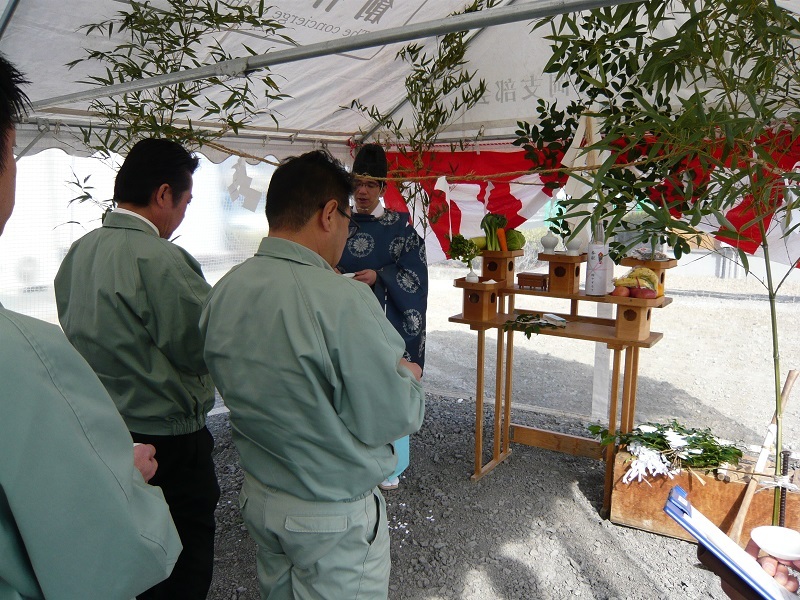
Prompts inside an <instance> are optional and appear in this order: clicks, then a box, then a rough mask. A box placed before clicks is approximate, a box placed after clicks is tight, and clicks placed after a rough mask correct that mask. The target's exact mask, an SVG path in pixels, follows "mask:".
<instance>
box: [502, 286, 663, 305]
mask: <svg viewBox="0 0 800 600" xmlns="http://www.w3.org/2000/svg"><path fill="white" fill-rule="evenodd" d="M500 293H502V294H519V295H520V296H539V297H542V298H556V299H559V300H580V301H584V302H597V303H599V304H617V305H621V306H648V307H650V308H664V307H665V306H669V305H670V304H672V298H670V297H669V296H660V297H658V298H631V297H630V296H610V295H605V296H588V295H587V294H586V292H584V291H582V290H581V291H578V292H575V293H574V294H556V293H553V292H549V291H547V292H545V291H543V290H536V289H531V288H525V287H523V288H521V287H519V286H518V285H513V286H510V287H507V288H505V289H503V290H501V292H500Z"/></svg>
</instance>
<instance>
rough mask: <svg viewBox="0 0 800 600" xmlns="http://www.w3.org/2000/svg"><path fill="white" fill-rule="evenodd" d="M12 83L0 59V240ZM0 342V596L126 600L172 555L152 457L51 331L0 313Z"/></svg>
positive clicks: (6, 206)
mask: <svg viewBox="0 0 800 600" xmlns="http://www.w3.org/2000/svg"><path fill="white" fill-rule="evenodd" d="M23 83H25V81H24V80H23V79H22V76H21V75H20V73H19V72H18V71H17V70H16V69H15V68H14V67H13V66H12V65H11V64H9V63H8V62H7V61H6V60H5V59H4V58H3V57H2V56H0V233H2V231H3V229H4V227H5V224H6V222H7V221H8V219H9V217H10V216H11V211H12V210H13V207H14V191H15V182H16V164H15V162H14V151H13V149H14V143H15V139H16V134H15V127H14V119H15V118H16V117H17V116H18V115H19V114H20V113H21V112H23V110H24V108H25V104H26V102H27V99H26V98H25V96H24V94H23V93H22V92H21V91H20V85H21V84H23ZM0 340H1V341H0V381H2V386H3V387H2V392H0V457H2V459H0V598H3V599H6V598H8V599H14V600H16V599H22V598H48V599H49V600H52V599H64V600H74V599H76V598H80V599H81V600H130V598H131V597H133V596H134V595H136V594H137V593H139V592H141V591H143V590H145V589H147V588H148V587H150V586H152V585H154V584H155V583H157V582H158V581H161V580H162V579H164V578H165V577H167V575H169V573H170V571H171V570H172V567H173V565H174V564H175V561H176V560H177V558H178V554H179V553H180V551H181V544H180V541H179V538H178V533H177V532H176V531H175V527H174V526H173V524H172V521H171V519H170V516H169V510H168V508H167V505H166V504H165V502H164V498H163V495H162V494H161V491H160V490H159V489H158V488H156V487H152V486H149V485H147V484H146V483H145V482H144V479H143V477H142V474H146V476H147V477H149V476H150V475H152V473H153V470H154V469H155V467H156V464H155V461H154V460H153V452H154V448H153V447H152V446H146V445H141V446H138V447H137V448H136V449H135V450H134V448H133V442H132V440H131V437H130V435H129V434H128V432H127V431H126V429H125V424H124V423H123V421H122V419H121V418H120V416H119V413H118V412H117V410H116V408H115V406H114V403H113V402H112V400H111V398H110V397H109V395H108V393H107V392H106V390H105V388H104V387H103V386H102V384H101V383H100V382H99V381H98V379H97V377H96V376H95V375H94V373H93V372H92V370H91V368H90V367H89V365H87V364H86V361H85V360H83V358H81V356H80V355H79V354H78V353H77V352H76V351H75V349H74V348H73V347H72V346H71V345H70V344H69V342H68V341H67V339H66V338H65V337H64V334H63V333H62V332H61V331H60V330H59V329H58V327H55V326H54V325H50V324H48V323H44V322H42V321H38V320H36V319H32V318H30V317H26V316H23V315H20V314H17V313H14V312H11V311H10V310H6V309H5V308H3V307H2V305H0ZM134 455H136V459H134ZM137 467H139V468H140V469H141V470H142V472H143V473H140V472H139V470H137Z"/></svg>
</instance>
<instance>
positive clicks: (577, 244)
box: [564, 236, 583, 256]
mask: <svg viewBox="0 0 800 600" xmlns="http://www.w3.org/2000/svg"><path fill="white" fill-rule="evenodd" d="M582 245H583V240H582V239H580V238H579V237H578V236H572V237H571V238H570V239H568V240H567V241H565V242H564V246H565V247H566V249H567V255H569V256H578V255H579V254H580V253H581V246H582Z"/></svg>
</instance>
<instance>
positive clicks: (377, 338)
mask: <svg viewBox="0 0 800 600" xmlns="http://www.w3.org/2000/svg"><path fill="white" fill-rule="evenodd" d="M200 327H201V329H203V330H204V333H205V337H206V346H205V358H206V362H207V363H208V366H209V369H210V370H211V374H212V375H213V377H214V381H215V382H216V384H217V387H218V388H219V390H220V393H221V394H222V397H223V398H224V400H225V405H226V406H227V407H228V408H230V411H231V417H230V420H231V426H232V431H233V436H234V441H235V443H236V446H237V448H238V450H239V454H240V457H241V459H240V460H241V465H242V468H243V469H244V470H245V471H246V472H247V473H248V474H249V475H251V476H252V477H255V478H256V479H257V480H258V481H260V482H262V483H263V484H265V485H267V486H270V487H273V488H276V489H278V490H281V491H284V492H287V493H289V494H292V495H294V496H297V497H299V498H302V499H305V500H325V501H342V500H351V499H354V498H360V497H363V496H364V494H366V493H369V492H370V490H372V489H373V488H374V486H376V485H377V484H378V483H380V482H381V481H383V480H384V479H385V478H386V477H387V476H388V475H390V474H391V473H392V471H393V470H394V467H395V464H396V462H397V459H396V457H395V455H394V452H393V449H392V446H391V442H393V441H394V440H396V439H399V438H401V437H403V436H404V435H408V434H409V433H413V432H414V431H417V429H419V427H420V425H421V424H422V419H423V415H424V406H425V395H424V392H423V389H422V386H421V384H420V383H419V382H418V381H417V380H416V379H415V378H414V376H413V375H412V373H411V372H410V371H409V370H408V369H406V368H405V367H402V366H400V365H399V361H400V358H401V357H402V356H403V351H404V350H405V344H404V342H403V338H401V337H400V335H399V334H398V333H397V332H396V331H395V329H394V327H392V325H391V323H389V321H388V320H387V319H386V316H385V315H384V314H383V310H382V309H381V306H380V304H379V303H378V301H377V300H376V299H375V295H374V294H373V293H372V290H371V289H370V288H369V286H367V285H365V284H363V283H360V282H358V281H354V280H352V279H347V278H345V277H342V276H341V275H338V274H337V273H336V272H335V271H334V270H333V269H331V267H330V266H329V265H328V264H327V263H326V262H325V261H324V260H323V259H322V258H321V257H320V256H319V255H318V254H316V253H315V252H312V251H311V250H309V249H308V248H306V247H304V246H301V245H299V244H296V243H294V242H290V241H288V240H283V239H277V238H264V240H263V241H262V242H261V246H260V247H259V249H258V252H257V253H256V255H255V256H254V257H253V258H250V259H248V260H246V261H245V262H244V263H242V264H241V265H239V266H237V267H235V268H234V269H232V270H231V271H230V272H229V273H228V274H227V275H225V277H223V278H222V279H221V280H220V281H219V282H218V283H217V285H215V286H214V289H213V290H212V291H211V294H209V298H208V301H207V303H206V307H205V309H204V310H203V316H202V318H201V321H200Z"/></svg>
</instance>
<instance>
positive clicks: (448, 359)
mask: <svg viewBox="0 0 800 600" xmlns="http://www.w3.org/2000/svg"><path fill="white" fill-rule="evenodd" d="M674 271H675V273H672V272H670V274H669V275H668V278H667V293H668V295H670V296H672V297H673V298H674V302H673V304H672V305H670V306H669V307H666V308H664V309H663V310H658V311H654V312H655V313H656V314H654V316H653V326H652V328H653V329H654V330H656V331H662V332H664V334H665V335H664V339H663V340H662V341H661V342H660V343H659V344H657V345H656V346H655V347H653V348H652V349H650V350H643V351H642V352H641V357H640V370H639V373H640V376H639V395H638V404H637V420H638V421H645V420H656V421H663V420H665V419H671V418H673V417H674V418H677V419H678V420H679V421H680V422H681V423H683V424H686V425H689V426H694V427H711V428H712V430H713V431H714V433H716V434H717V435H720V436H723V437H726V438H728V439H731V440H735V441H738V442H741V443H744V444H755V443H759V442H760V439H761V438H762V437H763V434H764V432H765V430H766V425H767V423H768V422H769V419H770V418H771V416H772V411H773V409H774V406H773V400H772V396H771V394H772V393H773V389H774V384H773V380H772V377H773V371H772V348H771V341H770V331H771V330H770V327H769V312H768V305H767V303H766V301H765V299H764V298H765V296H764V292H763V290H762V289H760V288H759V286H758V285H757V284H756V283H754V282H753V281H752V280H718V279H715V278H705V279H703V278H699V279H698V278H697V277H694V276H692V277H689V276H686V277H684V276H682V275H681V274H680V268H679V269H675V270H674ZM462 274H463V273H460V272H459V271H457V270H455V271H454V270H452V269H446V270H443V271H441V272H437V271H436V270H432V275H433V278H432V281H431V289H430V300H429V312H428V319H429V333H428V362H427V366H426V374H425V382H426V389H427V390H428V403H427V412H426V418H425V423H424V425H423V427H422V429H421V430H420V432H419V433H417V434H416V435H414V436H412V438H411V466H410V467H409V469H408V470H407V471H406V473H405V476H404V478H403V480H402V483H401V486H400V488H399V489H398V490H396V491H392V492H386V493H385V496H386V498H387V505H388V514H389V524H390V528H391V531H392V574H391V581H390V593H389V597H390V598H392V599H396V600H400V599H409V600H410V599H420V600H421V599H426V600H439V599H449V598H453V599H487V600H495V599H503V600H513V599H523V598H524V599H530V598H542V599H549V598H564V597H585V598H598V599H611V598H619V599H622V598H625V599H631V600H635V599H642V600H644V599H653V598H666V599H672V598H674V599H676V600H677V599H686V598H692V599H693V598H723V597H724V596H723V595H722V593H721V592H720V590H719V586H718V581H717V579H716V578H715V577H713V576H712V575H710V574H709V573H708V572H706V571H705V570H704V569H702V568H701V567H699V566H698V564H697V560H696V558H695V547H694V545H692V544H689V543H687V542H682V541H679V540H674V539H671V538H667V537H663V536H659V535H655V534H652V533H648V532H644V531H638V530H635V529H629V528H626V527H621V526H617V525H614V524H612V523H610V522H609V521H606V520H603V519H601V518H600V516H599V514H598V511H599V509H600V506H601V504H602V493H603V475H604V467H603V464H602V463H600V462H598V461H594V460H591V459H584V458H579V457H573V456H569V455H565V454H560V453H554V452H549V451H545V450H540V449H538V448H531V447H526V446H522V445H514V446H513V447H512V450H513V454H512V456H511V458H510V459H509V460H508V461H506V463H504V464H502V465H500V466H499V467H498V468H497V469H495V470H494V471H493V472H492V473H491V474H489V475H487V476H486V477H484V478H483V479H481V480H480V481H478V482H471V481H470V480H469V474H470V473H471V471H472V468H473V458H472V448H473V443H474V442H473V439H474V438H473V435H474V434H473V432H474V415H475V404H474V395H475V388H474V386H475V373H474V356H475V333H474V332H471V331H469V330H468V329H467V328H466V327H464V326H462V325H456V324H452V323H449V322H448V321H447V318H448V317H449V316H451V315H453V314H456V313H459V312H461V297H460V290H457V289H455V288H453V287H452V279H453V277H454V276H461V275H462ZM534 304H535V307H536V308H537V309H541V310H548V311H550V310H552V311H559V310H560V311H564V310H565V308H564V307H563V306H560V305H557V304H556V302H555V301H551V300H547V301H544V302H543V301H537V302H536V303H534ZM517 305H518V306H520V302H518V303H517ZM531 307H533V306H531ZM778 310H779V324H780V330H781V334H782V337H781V364H782V377H784V376H785V373H786V371H787V370H788V369H789V368H800V344H797V342H796V339H795V335H796V334H795V332H797V331H798V328H800V285H798V284H796V283H792V284H791V285H789V286H787V287H786V288H785V289H784V290H783V294H782V301H781V302H780V303H779V307H778ZM492 344H493V342H492V341H491V338H490V339H487V354H491V353H490V352H488V349H489V348H492ZM593 364H594V345H593V344H591V343H589V342H580V341H570V340H561V339H555V338H550V337H548V338H545V337H544V336H543V337H541V338H539V339H537V338H536V337H534V339H532V340H530V341H528V340H525V339H524V338H523V337H522V336H516V338H515V366H514V368H515V378H514V390H515V405H514V406H515V408H514V420H515V421H517V422H523V423H527V424H531V425H536V426H540V427H545V428H549V429H554V430H559V431H565V432H569V433H573V434H577V435H585V427H586V425H587V424H589V423H591V422H596V419H594V418H593V417H592V405H591V388H592V372H593ZM493 372H494V371H493V367H492V366H491V365H490V364H487V368H486V373H487V379H488V380H489V381H488V382H487V395H488V396H489V397H491V395H492V393H493V385H492V384H491V378H492V376H493ZM799 396H800V394H799V393H798V391H797V390H795V392H794V394H793V395H792V401H791V402H790V404H789V407H788V409H787V412H786V418H785V425H784V427H785V436H786V445H787V447H790V448H792V449H795V448H796V443H797V441H798V435H797V434H798V433H799V432H800V416H799V413H800V400H798V397H799ZM487 400H489V401H490V399H487ZM595 410H597V409H596V408H595ZM486 415H487V424H486V427H487V428H489V427H490V426H491V414H490V413H489V407H488V406H487V413H486ZM209 426H210V428H211V431H212V433H213V434H214V436H215V438H216V441H217V448H216V451H215V461H216V464H217V472H218V475H219V478H220V485H221V488H222V498H221V500H220V504H219V507H218V509H217V523H218V534H217V546H216V565H215V569H216V570H215V576H214V582H213V584H212V590H211V594H210V595H209V598H212V599H220V600H222V599H225V600H227V599H232V600H235V599H242V600H243V599H257V598H258V597H259V596H258V585H257V580H256V576H255V546H254V544H253V542H252V541H251V540H250V538H249V536H248V534H247V531H246V529H245V528H244V525H243V524H242V521H241V517H240V516H239V510H238V501H237V497H238V492H239V487H240V485H241V482H242V473H241V470H240V469H239V466H238V455H237V453H236V449H235V448H234V446H233V444H232V443H231V438H230V426H229V423H228V418H227V415H226V414H225V413H221V414H216V415H214V416H212V417H211V418H210V420H209Z"/></svg>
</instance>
